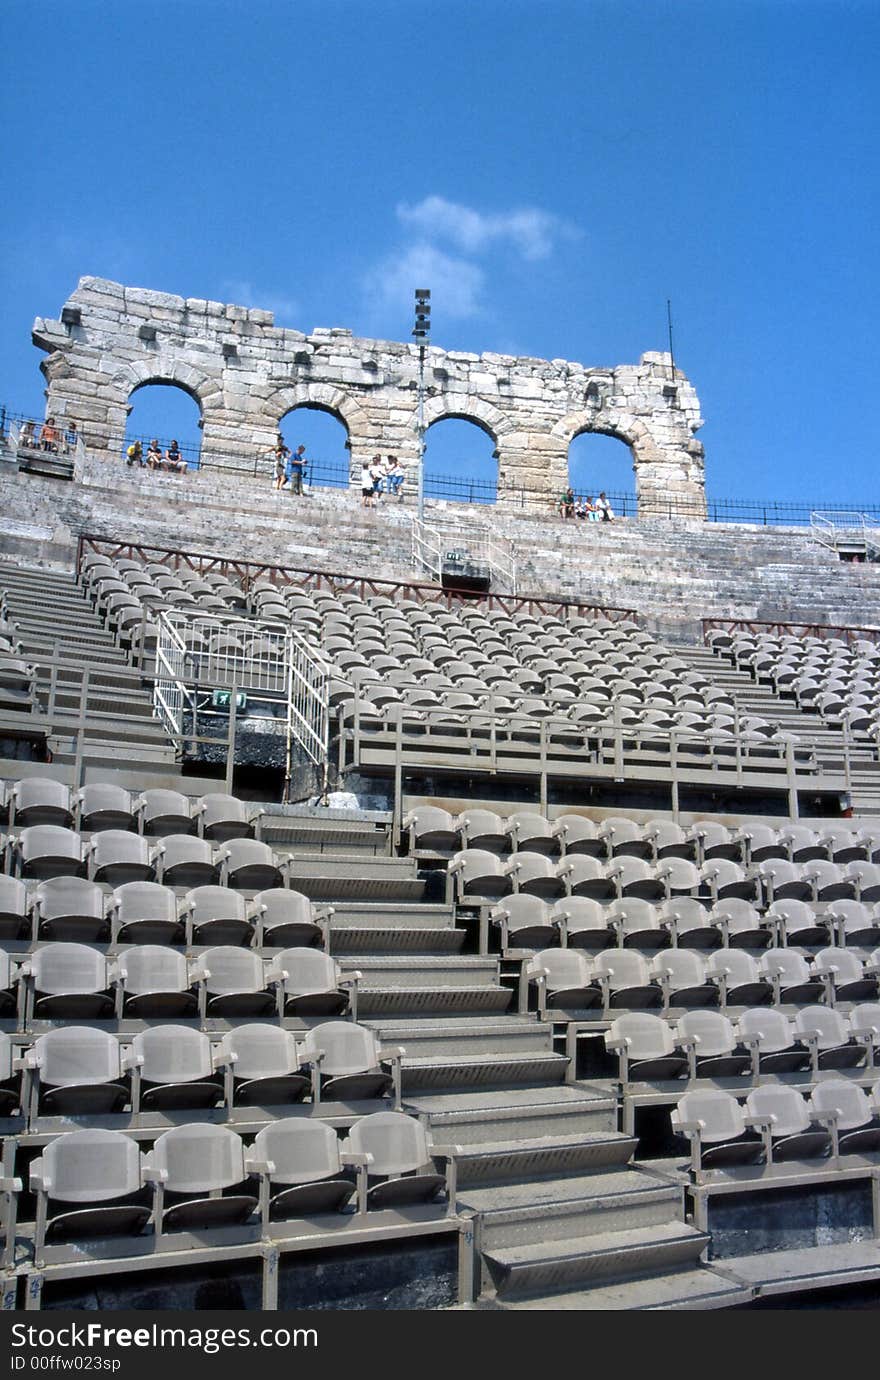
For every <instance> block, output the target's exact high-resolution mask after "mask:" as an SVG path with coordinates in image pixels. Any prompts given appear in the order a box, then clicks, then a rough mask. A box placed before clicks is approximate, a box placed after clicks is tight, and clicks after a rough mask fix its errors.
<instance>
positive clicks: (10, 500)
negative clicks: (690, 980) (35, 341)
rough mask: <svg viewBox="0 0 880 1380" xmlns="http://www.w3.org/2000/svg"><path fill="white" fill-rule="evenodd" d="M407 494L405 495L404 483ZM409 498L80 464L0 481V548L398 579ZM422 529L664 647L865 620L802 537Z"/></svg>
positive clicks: (691, 528)
mask: <svg viewBox="0 0 880 1380" xmlns="http://www.w3.org/2000/svg"><path fill="white" fill-rule="evenodd" d="M410 489H411V486H410ZM414 511H415V499H414V494H413V493H412V492H411V491H410V493H409V495H408V497H407V500H406V501H405V502H404V503H402V504H398V503H396V502H387V503H385V504H384V506H382V507H380V508H379V509H378V510H375V511H364V510H363V509H362V508H361V506H360V499H359V495H358V493H357V491H355V490H352V491H350V492H346V491H341V490H331V489H315V490H313V491H312V492H311V493H310V494H308V496H306V497H305V498H303V499H301V500H300V499H296V498H293V497H291V496H289V495H287V494H286V493H280V494H278V493H275V492H274V490H273V489H272V488H271V486H270V477H269V464H268V461H267V462H266V475H265V476H260V477H259V478H256V479H242V478H240V477H237V476H234V475H230V474H228V473H222V474H221V473H218V472H217V471H213V472H212V471H211V470H204V471H202V472H200V473H197V474H196V473H194V474H190V475H188V476H186V477H183V478H177V477H174V476H170V475H159V474H154V473H145V472H140V471H138V472H134V471H132V470H129V469H127V468H126V466H125V465H124V464H122V463H121V462H118V463H117V462H113V461H103V460H99V459H96V458H94V457H88V458H87V459H86V461H85V465H84V468H83V472H82V475H81V476H80V478H79V479H78V480H77V482H74V483H63V482H59V481H54V480H51V479H44V478H40V477H37V476H33V475H27V474H23V473H16V472H15V471H7V472H5V473H4V472H2V471H0V512H2V513H3V535H2V539H0V549H2V550H3V552H4V553H6V554H8V555H12V556H15V557H17V558H19V559H21V560H23V561H25V562H27V563H33V564H41V565H46V566H49V567H53V568H59V569H63V568H67V569H69V568H71V567H72V566H73V564H74V561H75V555H76V542H77V538H78V536H79V535H80V534H81V533H84V532H90V533H93V534H95V535H99V536H105V537H109V538H117V539H120V540H128V541H141V542H144V543H148V544H150V545H156V546H164V547H172V548H179V549H182V550H188V551H201V552H205V553H209V554H214V555H219V556H229V557H231V558H238V559H252V560H257V561H265V562H269V563H273V564H279V565H286V566H294V567H300V568H303V569H311V570H328V571H336V572H344V573H351V574H368V575H372V576H375V577H379V578H382V577H384V578H389V579H404V580H406V579H408V578H411V576H412V568H411V564H410V545H411V542H410V528H409V523H410V518H411V516H412V514H413V513H414ZM426 516H427V520H428V522H430V521H431V519H432V517H433V518H438V519H439V518H443V519H444V520H445V521H447V522H449V521H456V522H462V523H466V522H470V521H474V520H483V521H490V522H491V523H492V524H493V525H494V526H495V527H496V528H497V530H498V531H499V532H500V534H501V535H503V536H506V537H509V538H510V539H511V540H512V541H513V542H514V543H515V546H516V551H517V558H518V562H519V589H520V592H521V593H524V594H525V593H545V594H549V595H550V596H551V597H555V598H559V597H562V598H577V599H581V600H584V601H586V602H598V603H605V604H609V605H616V606H621V607H627V608H634V609H637V610H638V611H639V612H640V613H642V614H644V615H645V616H646V618H647V619H648V621H649V623H650V624H651V625H652V626H654V627H656V628H657V629H658V630H659V631H661V632H662V634H663V635H664V636H665V637H667V638H671V639H673V640H682V641H694V640H696V639H697V637H698V636H699V625H698V620H699V618H700V617H703V616H707V617H708V616H716V617H741V618H748V619H766V620H782V621H795V622H818V623H830V624H839V625H850V626H857V625H862V626H863V625H871V624H878V623H880V566H877V565H852V564H845V563H841V562H840V561H838V560H837V559H836V558H835V557H834V556H833V555H832V554H831V553H830V552H829V551H827V550H825V549H824V548H822V547H821V546H819V545H817V544H816V543H815V542H814V541H813V540H812V539H811V537H810V535H809V532H808V531H806V530H805V529H802V528H762V527H751V526H746V525H742V526H740V525H728V524H719V523H713V524H703V523H696V522H682V521H668V520H664V521H654V522H644V521H643V522H636V521H634V520H627V521H618V522H615V523H614V524H613V525H609V524H594V523H589V524H587V523H582V522H576V521H569V522H563V521H562V520H561V519H559V518H558V517H556V516H555V514H549V513H548V515H546V516H544V517H535V516H534V515H528V514H526V513H517V512H515V511H511V510H510V509H507V510H506V511H502V510H501V509H496V508H489V507H477V506H476V505H466V504H462V505H455V504H447V503H439V502H434V503H432V502H429V503H428V504H427V505H426Z"/></svg>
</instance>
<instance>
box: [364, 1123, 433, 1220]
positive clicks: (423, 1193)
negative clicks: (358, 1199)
mask: <svg viewBox="0 0 880 1380" xmlns="http://www.w3.org/2000/svg"><path fill="white" fill-rule="evenodd" d="M431 1149H432V1146H431V1141H430V1138H429V1136H428V1133H427V1132H426V1130H425V1128H424V1126H423V1125H422V1124H421V1122H420V1121H416V1119H415V1118H414V1117H410V1116H405V1115H404V1114H403V1113H402V1112H374V1113H373V1114H372V1115H370V1116H365V1117H361V1119H360V1121H356V1122H355V1124H354V1125H353V1126H352V1128H351V1130H350V1131H349V1133H348V1137H347V1139H346V1140H345V1143H344V1145H343V1154H346V1155H350V1156H355V1155H357V1156H363V1157H364V1160H365V1162H366V1171H367V1178H368V1180H369V1179H371V1178H374V1177H379V1176H382V1182H381V1183H375V1184H373V1185H372V1187H370V1188H369V1189H368V1192H367V1206H368V1207H371V1208H400V1207H408V1206H409V1205H411V1204H413V1203H431V1202H435V1201H436V1200H437V1199H438V1198H440V1197H441V1196H442V1195H443V1194H444V1192H445V1188H446V1179H445V1177H444V1175H442V1174H437V1173H436V1172H435V1171H434V1166H433V1163H432V1161H431ZM453 1210H454V1205H453V1204H450V1211H453Z"/></svg>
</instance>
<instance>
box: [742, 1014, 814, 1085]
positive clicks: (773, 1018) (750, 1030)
mask: <svg viewBox="0 0 880 1380" xmlns="http://www.w3.org/2000/svg"><path fill="white" fill-rule="evenodd" d="M736 1034H737V1039H738V1040H739V1042H740V1044H742V1045H745V1046H746V1048H747V1049H749V1050H750V1051H751V1055H752V1073H753V1075H754V1076H755V1077H757V1076H758V1074H759V1073H768V1074H769V1073H773V1074H785V1073H797V1072H800V1071H801V1070H802V1069H808V1068H809V1067H810V1062H811V1061H810V1051H809V1050H808V1049H807V1047H806V1045H805V1044H804V1043H803V1042H802V1041H801V1039H800V1037H799V1035H798V1033H797V1031H796V1029H795V1027H794V1024H793V1022H792V1021H790V1020H789V1019H788V1017H787V1016H784V1015H783V1014H782V1012H781V1011H777V1010H775V1009H773V1008H772V1007H768V1008H761V1009H759V1010H750V1011H744V1012H743V1014H742V1015H741V1016H740V1018H739V1021H738V1023H737V1029H736Z"/></svg>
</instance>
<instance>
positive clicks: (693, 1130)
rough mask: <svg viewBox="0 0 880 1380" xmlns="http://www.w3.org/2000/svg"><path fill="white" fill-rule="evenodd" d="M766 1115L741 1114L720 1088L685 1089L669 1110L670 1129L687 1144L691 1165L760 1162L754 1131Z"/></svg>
mask: <svg viewBox="0 0 880 1380" xmlns="http://www.w3.org/2000/svg"><path fill="white" fill-rule="evenodd" d="M768 1121H769V1118H768V1117H766V1116H764V1115H760V1116H754V1115H752V1114H751V1113H743V1110H742V1108H741V1107H740V1105H739V1103H738V1102H737V1100H736V1098H735V1097H731V1095H730V1093H727V1092H722V1091H720V1089H707V1090H705V1091H704V1090H703V1089H698V1090H695V1091H693V1092H687V1093H685V1094H684V1096H683V1097H682V1098H681V1100H680V1101H679V1103H678V1106H677V1107H675V1108H674V1109H673V1112H672V1129H673V1131H674V1132H675V1133H676V1134H677V1135H680V1136H686V1137H687V1139H688V1141H689V1142H690V1146H691V1168H692V1170H693V1172H694V1173H695V1174H697V1175H699V1174H700V1173H701V1171H702V1170H704V1169H727V1168H731V1167H733V1166H735V1165H741V1164H761V1163H763V1161H764V1157H765V1151H764V1141H763V1139H762V1137H761V1136H760V1135H758V1134H756V1128H763V1127H765V1126H766V1125H767V1124H768Z"/></svg>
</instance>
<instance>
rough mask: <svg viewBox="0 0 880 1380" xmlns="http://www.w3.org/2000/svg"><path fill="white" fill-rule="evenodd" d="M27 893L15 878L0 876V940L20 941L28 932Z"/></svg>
mask: <svg viewBox="0 0 880 1380" xmlns="http://www.w3.org/2000/svg"><path fill="white" fill-rule="evenodd" d="M28 910H29V902H28V893H27V888H26V887H25V885H24V882H20V881H19V880H18V878H17V877H5V876H3V875H2V874H0V939H22V938H23V937H24V936H25V934H26V933H27V932H28V930H29V928H30V926H29V922H28Z"/></svg>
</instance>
